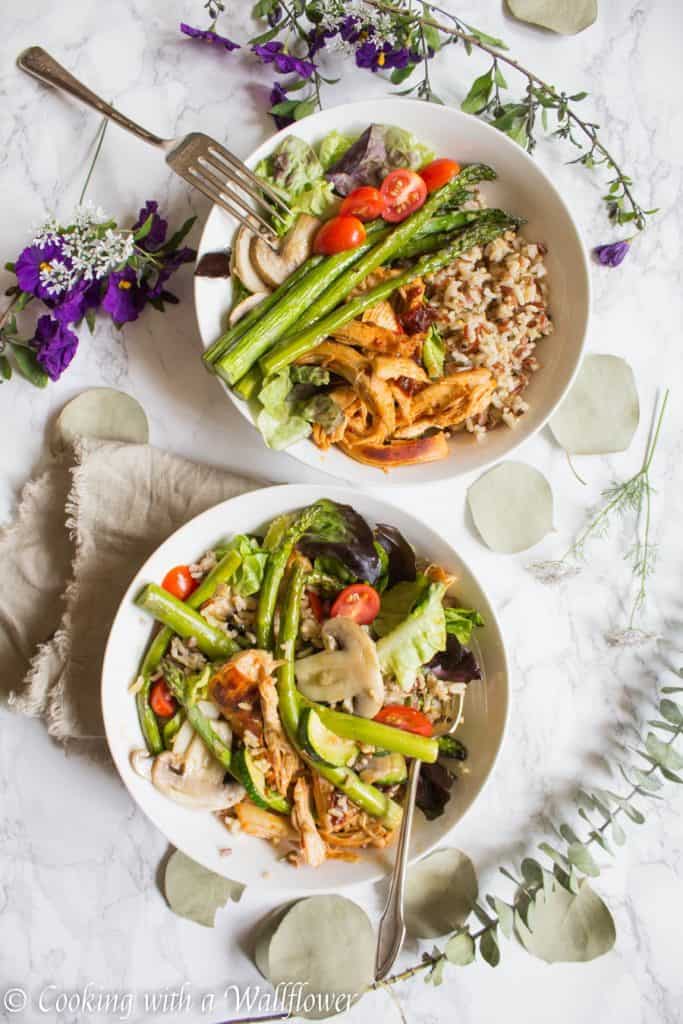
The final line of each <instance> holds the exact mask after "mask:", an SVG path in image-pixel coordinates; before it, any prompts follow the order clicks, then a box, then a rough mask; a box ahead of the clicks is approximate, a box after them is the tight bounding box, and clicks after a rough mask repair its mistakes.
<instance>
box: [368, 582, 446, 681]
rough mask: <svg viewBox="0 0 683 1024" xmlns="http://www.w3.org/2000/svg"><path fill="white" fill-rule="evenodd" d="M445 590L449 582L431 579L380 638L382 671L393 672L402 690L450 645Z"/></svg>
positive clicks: (379, 648) (378, 651)
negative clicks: (410, 607)
mask: <svg viewBox="0 0 683 1024" xmlns="http://www.w3.org/2000/svg"><path fill="white" fill-rule="evenodd" d="M398 585H400V584H398ZM392 589H394V588H392ZM445 592H446V586H445V584H443V583H430V585H429V589H428V590H427V593H426V594H425V596H424V597H423V598H422V600H420V601H419V602H418V604H417V605H416V606H415V607H414V608H413V610H412V611H411V612H410V614H409V615H408V617H407V618H405V619H404V620H403V622H401V623H400V624H399V625H398V626H395V627H394V629H392V630H391V632H390V633H387V634H386V636H383V637H382V638H381V640H378V642H377V655H378V657H379V663H380V667H381V669H382V672H384V673H385V674H387V675H393V676H394V677H395V678H396V681H397V683H398V684H399V686H400V687H401V689H402V690H409V689H410V688H411V686H412V685H413V683H414V682H415V677H416V676H417V673H418V672H419V670H420V669H421V668H422V666H423V665H425V664H426V663H427V662H428V661H431V660H432V658H433V657H434V655H435V654H437V653H438V652H439V651H443V650H444V649H445V647H446V616H445V614H444V608H443V597H444V594H445ZM375 621H377V620H375Z"/></svg>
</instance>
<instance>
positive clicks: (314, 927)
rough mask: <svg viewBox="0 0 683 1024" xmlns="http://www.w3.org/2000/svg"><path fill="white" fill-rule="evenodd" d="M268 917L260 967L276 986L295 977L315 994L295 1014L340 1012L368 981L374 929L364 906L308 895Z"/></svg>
mask: <svg viewBox="0 0 683 1024" xmlns="http://www.w3.org/2000/svg"><path fill="white" fill-rule="evenodd" d="M267 921H268V922H270V926H269V927H268V928H267V929H266V935H265V938H264V939H263V940H262V941H261V942H260V952H259V966H260V969H261V970H263V969H264V968H265V970H266V971H267V978H268V980H269V981H270V983H271V985H273V987H274V988H275V989H277V988H278V986H279V985H283V986H284V985H287V984H291V985H296V984H297V983H299V984H301V985H302V986H304V987H303V992H304V993H305V994H306V995H311V996H313V997H315V998H314V1000H311V1001H312V1002H314V1004H315V1005H313V1006H312V1008H310V1009H309V1008H308V1007H307V1006H306V1005H305V1002H304V1005H303V1008H302V1009H299V1011H298V1015H299V1016H303V1017H308V1018H314V1019H320V1018H323V1017H328V1016H332V1015H333V1014H335V1013H340V1012H341V1011H342V1010H346V1009H348V1008H349V1006H350V1005H351V1003H352V1002H353V999H354V997H358V996H360V995H362V993H363V992H365V991H366V989H367V988H368V987H369V985H370V984H371V982H372V980H373V976H374V968H375V946H376V940H375V933H374V931H373V928H372V925H371V924H370V921H369V920H368V917H367V914H366V913H365V911H364V910H361V908H360V907H359V906H358V905H357V904H355V903H352V902H351V900H348V899H346V898H345V897H344V896H336V895H333V896H312V897H310V898H308V899H302V900H298V901H297V902H296V903H294V904H293V905H290V906H289V907H287V908H286V910H285V912H284V913H283V914H281V915H280V916H279V917H278V916H277V915H276V916H274V917H273V916H272V915H271V916H269V918H268V919H267ZM273 925H274V927H273ZM268 933H270V936H269V938H268Z"/></svg>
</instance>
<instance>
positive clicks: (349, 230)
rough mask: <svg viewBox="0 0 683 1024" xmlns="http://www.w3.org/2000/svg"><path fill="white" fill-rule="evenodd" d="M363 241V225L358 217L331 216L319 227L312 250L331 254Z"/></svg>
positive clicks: (326, 254) (355, 245)
mask: <svg viewBox="0 0 683 1024" xmlns="http://www.w3.org/2000/svg"><path fill="white" fill-rule="evenodd" d="M364 241H365V226H364V225H363V222H362V221H360V220H358V217H332V218H331V219H330V220H326V221H325V223H324V224H323V225H322V227H321V228H319V230H318V233H317V235H316V236H315V240H314V242H313V252H320V253H323V255H324V256H332V255H334V253H336V252H346V250H347V249H356V248H357V247H358V246H359V245H362V244H363V242H364Z"/></svg>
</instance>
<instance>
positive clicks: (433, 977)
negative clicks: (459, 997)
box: [427, 960, 446, 986]
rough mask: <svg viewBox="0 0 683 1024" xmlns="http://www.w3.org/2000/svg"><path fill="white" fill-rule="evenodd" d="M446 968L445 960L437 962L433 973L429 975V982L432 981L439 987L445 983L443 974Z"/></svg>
mask: <svg viewBox="0 0 683 1024" xmlns="http://www.w3.org/2000/svg"><path fill="white" fill-rule="evenodd" d="M445 967H446V961H445V960H437V961H436V963H435V964H434V966H433V967H432V969H431V971H430V972H429V974H428V975H427V981H430V982H431V983H432V985H434V986H438V985H441V984H442V982H443V972H444V968H445Z"/></svg>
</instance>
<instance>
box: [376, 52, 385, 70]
mask: <svg viewBox="0 0 683 1024" xmlns="http://www.w3.org/2000/svg"><path fill="white" fill-rule="evenodd" d="M384 61H385V57H384V54H383V53H378V54H377V63H378V64H379V66H380V67H382V66H383V64H384Z"/></svg>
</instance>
